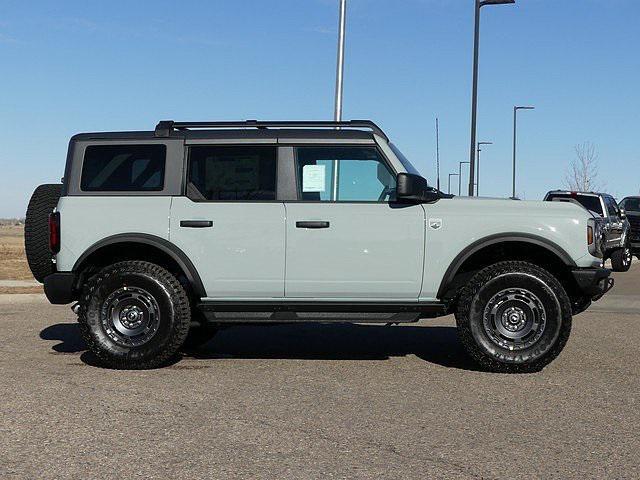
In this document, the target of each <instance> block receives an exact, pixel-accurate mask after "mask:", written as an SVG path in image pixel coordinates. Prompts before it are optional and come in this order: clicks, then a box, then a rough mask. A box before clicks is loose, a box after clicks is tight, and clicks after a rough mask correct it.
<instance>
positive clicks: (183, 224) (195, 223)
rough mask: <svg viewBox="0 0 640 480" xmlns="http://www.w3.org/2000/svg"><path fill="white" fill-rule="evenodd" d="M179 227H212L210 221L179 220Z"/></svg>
mask: <svg viewBox="0 0 640 480" xmlns="http://www.w3.org/2000/svg"><path fill="white" fill-rule="evenodd" d="M180 226H181V227H185V228H209V227H213V222H212V221H211V220H180Z"/></svg>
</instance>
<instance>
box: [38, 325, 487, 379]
mask: <svg viewBox="0 0 640 480" xmlns="http://www.w3.org/2000/svg"><path fill="white" fill-rule="evenodd" d="M40 338H41V339H43V340H57V341H59V343H56V344H54V345H53V346H52V347H51V348H52V350H53V351H54V352H56V353H60V354H72V353H82V355H81V356H80V360H81V361H82V362H83V363H85V364H87V365H91V366H100V362H99V360H98V359H97V358H96V357H95V356H94V355H93V354H92V353H91V352H88V351H86V350H87V348H86V345H85V343H84V341H83V340H82V337H81V336H80V328H79V326H78V324H77V323H59V324H56V325H51V326H49V327H46V328H45V329H44V330H42V331H41V332H40ZM406 355H415V356H417V357H419V358H421V359H422V360H424V361H426V362H430V363H434V364H437V365H441V366H444V367H449V368H458V369H463V370H474V371H478V370H479V368H478V367H477V366H476V365H475V364H474V363H473V361H472V360H471V359H470V358H469V357H468V356H467V355H466V353H465V351H464V350H463V348H462V344H461V343H460V340H459V339H458V335H457V332H456V328H455V327H448V326H424V327H422V326H421V327H414V326H401V327H398V326H383V325H356V324H348V323H345V324H295V325H259V326H250V325H238V326H233V327H228V328H225V329H223V330H222V331H220V332H219V333H218V334H217V335H216V336H215V337H214V338H213V339H212V340H211V341H210V342H208V343H207V344H206V345H203V346H202V347H200V348H198V349H196V350H194V351H191V352H189V353H188V354H186V356H188V357H190V358H194V359H198V360H212V359H220V358H245V359H261V358H264V359H300V360H387V359H389V358H392V357H402V356H406ZM179 360H180V357H177V358H175V359H174V360H173V361H172V362H171V363H170V364H173V363H175V362H179Z"/></svg>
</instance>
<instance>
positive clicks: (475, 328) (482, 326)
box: [456, 261, 571, 373]
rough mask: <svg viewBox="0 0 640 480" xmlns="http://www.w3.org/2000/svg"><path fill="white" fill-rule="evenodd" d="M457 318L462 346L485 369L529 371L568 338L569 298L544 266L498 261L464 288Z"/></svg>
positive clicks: (553, 354)
mask: <svg viewBox="0 0 640 480" xmlns="http://www.w3.org/2000/svg"><path fill="white" fill-rule="evenodd" d="M456 321H457V324H458V332H459V334H460V338H461V340H462V343H463V345H464V347H465V349H466V350H467V352H468V353H469V354H470V355H471V357H472V358H473V359H474V360H475V361H477V362H478V363H479V364H480V365H481V366H482V367H484V368H485V369H487V370H489V371H492V372H505V373H519V372H534V371H539V370H541V369H542V368H543V367H544V366H545V365H547V364H548V363H549V362H551V360H553V359H554V358H555V357H557V356H558V354H559V353H560V352H561V351H562V349H563V348H564V346H565V344H566V343H567V340H568V338H569V333H570V332H571V302H570V300H569V297H568V296H567V294H566V292H565V290H564V288H563V287H562V285H561V284H560V283H559V282H558V280H557V279H556V278H555V277H553V276H552V275H551V274H550V273H549V272H547V271H546V270H544V269H542V268H540V267H537V266H535V265H533V264H530V263H527V262H516V261H509V262H500V263H496V264H494V265H491V266H489V267H486V268H485V269H483V270H481V271H480V272H478V273H477V274H475V275H474V276H473V277H472V278H471V280H470V281H469V283H468V284H467V285H466V286H465V287H464V289H463V291H462V292H461V296H460V300H459V303H458V311H457V313H456Z"/></svg>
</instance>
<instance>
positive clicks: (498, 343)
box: [25, 121, 613, 372]
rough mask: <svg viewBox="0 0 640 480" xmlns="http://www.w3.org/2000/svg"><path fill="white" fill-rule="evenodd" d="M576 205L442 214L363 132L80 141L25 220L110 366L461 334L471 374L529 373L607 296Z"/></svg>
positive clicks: (174, 128) (162, 130) (495, 203)
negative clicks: (185, 353) (337, 339)
mask: <svg viewBox="0 0 640 480" xmlns="http://www.w3.org/2000/svg"><path fill="white" fill-rule="evenodd" d="M599 234H600V233H599V230H598V229H596V228H594V225H593V220H592V217H591V215H589V214H588V213H587V212H586V211H585V210H584V209H582V208H580V207H579V206H576V205H573V204H570V203H561V202H527V201H513V200H498V199H484V198H461V197H455V198H454V197H452V196H450V195H445V194H443V193H441V192H439V191H437V190H435V189H433V188H431V187H429V186H428V185H427V181H426V180H425V179H424V178H423V177H421V176H420V175H419V173H418V172H417V171H416V169H415V168H414V167H413V166H412V165H411V163H410V162H409V161H408V160H407V159H406V158H405V157H404V156H403V155H402V154H401V153H400V151H399V150H398V149H397V148H396V147H395V146H394V145H393V144H392V143H390V142H389V140H388V138H387V136H386V135H385V134H384V132H383V131H382V130H381V129H380V128H379V127H378V126H377V125H376V124H374V123H373V122H370V121H350V122H339V123H335V122H258V121H246V122H194V123H184V122H180V123H179V122H173V121H162V122H160V123H159V124H158V126H157V127H156V129H155V131H142V132H117V133H85V134H79V135H76V136H74V137H73V138H72V139H71V142H70V144H69V153H68V156H67V162H66V168H65V173H64V178H63V183H62V185H41V186H40V187H38V188H37V189H36V191H35V193H34V195H33V197H32V199H31V202H30V204H29V209H28V211H27V219H26V229H25V242H26V250H27V255H28V260H29V263H30V266H31V268H32V271H33V273H34V276H35V277H36V278H37V279H38V280H40V281H42V282H43V283H44V286H45V292H46V295H47V297H48V298H49V300H50V301H51V302H52V303H62V304H64V303H72V302H75V304H74V306H73V309H74V311H75V312H76V313H77V314H78V320H79V322H80V326H81V330H82V334H83V336H84V339H85V340H86V342H87V344H88V346H89V348H90V349H91V350H92V351H93V352H94V353H95V354H96V355H97V356H98V357H99V358H100V359H101V360H102V361H103V362H104V363H105V364H106V365H108V366H112V367H117V368H151V367H156V366H160V365H164V364H166V363H167V362H168V361H169V360H170V359H171V358H172V357H174V356H175V355H176V354H177V353H178V352H179V350H180V349H181V348H191V349H193V348H198V346H199V345H200V344H203V343H206V342H207V341H208V340H209V339H210V338H211V337H212V336H213V335H214V334H215V332H216V331H218V330H219V329H220V328H223V327H225V326H228V325H236V324H239V323H252V324H259V323H264V324H269V323H274V322H276V323H283V322H357V323H363V322H377V323H381V324H389V325H393V324H396V323H404V322H416V321H418V320H419V319H421V318H432V317H438V316H442V315H449V314H455V316H456V320H457V324H458V327H459V332H460V339H461V341H462V343H463V344H464V346H465V348H466V349H467V351H468V353H469V354H470V355H471V357H473V358H474V359H475V360H476V361H477V362H478V363H479V364H480V365H481V366H482V367H484V368H486V369H488V370H492V371H503V372H518V371H534V370H539V369H541V368H542V367H543V366H544V365H546V364H547V363H548V362H550V361H551V360H552V359H553V358H555V357H556V356H557V355H558V354H559V353H560V351H561V350H562V348H563V347H564V345H565V343H566V341H567V339H568V337H569V332H570V330H571V318H572V315H575V314H577V313H580V312H581V311H583V310H584V309H586V308H587V307H588V306H589V305H590V303H591V301H592V300H594V299H597V298H599V297H600V296H602V295H603V294H604V293H606V291H607V290H609V289H610V288H611V286H612V284H613V281H612V280H611V279H609V273H610V272H609V271H608V270H606V269H604V268H603V265H602V252H601V251H599V247H598V245H600V241H599V239H598V235H599Z"/></svg>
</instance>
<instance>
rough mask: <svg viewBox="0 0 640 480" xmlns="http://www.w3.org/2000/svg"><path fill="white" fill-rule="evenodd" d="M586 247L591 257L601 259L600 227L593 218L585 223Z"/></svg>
mask: <svg viewBox="0 0 640 480" xmlns="http://www.w3.org/2000/svg"><path fill="white" fill-rule="evenodd" d="M587 246H588V247H589V253H590V254H591V255H593V256H594V257H599V258H602V255H603V253H602V225H601V224H600V222H596V220H595V219H593V218H590V219H589V220H588V222H587Z"/></svg>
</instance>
